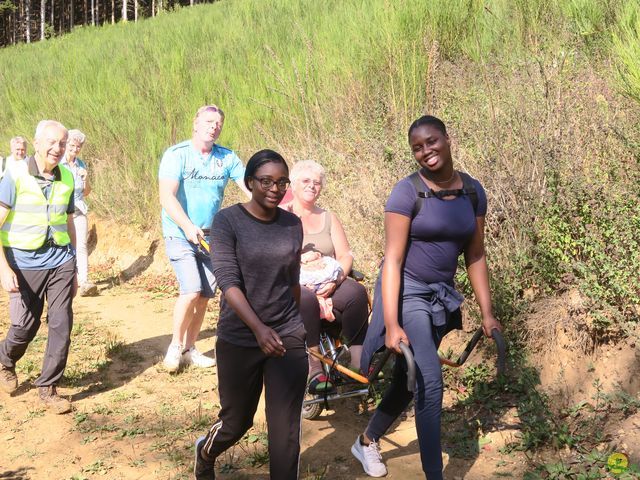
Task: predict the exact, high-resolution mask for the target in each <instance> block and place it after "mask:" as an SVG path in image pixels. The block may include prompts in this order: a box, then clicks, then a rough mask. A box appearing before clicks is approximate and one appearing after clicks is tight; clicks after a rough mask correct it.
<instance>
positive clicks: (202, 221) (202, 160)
mask: <svg viewBox="0 0 640 480" xmlns="http://www.w3.org/2000/svg"><path fill="white" fill-rule="evenodd" d="M243 177H244V166H243V165H242V162H241V161H240V159H239V158H238V156H237V155H236V154H235V153H234V152H233V151H231V150H229V149H228V148H224V147H221V146H219V145H214V146H213V148H212V150H211V152H209V153H206V154H201V153H200V152H199V151H198V150H196V148H195V147H194V145H193V143H192V142H191V140H186V141H184V142H182V143H178V144H177V145H174V146H172V147H170V148H168V149H167V151H166V152H165V153H164V155H163V156H162V160H161V162H160V169H159V172H158V178H159V179H161V180H162V179H167V180H176V181H178V182H179V186H178V191H177V193H176V198H177V199H178V202H179V203H180V205H181V206H182V209H183V210H184V212H185V213H186V214H187V216H188V217H189V219H190V220H191V221H192V222H193V224H194V225H195V226H197V227H199V228H209V227H210V226H211V223H212V221H213V217H214V215H215V214H216V213H217V212H218V210H220V206H221V205H222V200H223V199H224V189H225V187H226V185H227V182H228V181H229V179H231V180H234V181H236V182H237V181H239V180H241V179H242V178H243ZM162 234H163V236H164V237H178V238H185V239H186V237H185V235H184V232H183V231H182V229H181V228H180V227H179V226H178V225H177V224H176V223H175V222H174V221H173V220H172V219H171V217H169V215H168V214H167V212H166V211H165V210H164V208H163V209H162Z"/></svg>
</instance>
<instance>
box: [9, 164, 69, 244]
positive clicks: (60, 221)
mask: <svg viewBox="0 0 640 480" xmlns="http://www.w3.org/2000/svg"><path fill="white" fill-rule="evenodd" d="M58 169H59V170H60V180H54V181H53V182H52V185H51V192H50V193H49V199H48V200H47V198H46V197H45V196H44V194H43V193H42V189H41V188H40V185H38V182H37V180H36V179H35V178H34V177H33V176H32V175H31V174H29V172H28V171H27V169H26V168H25V169H24V170H22V169H21V170H20V172H16V174H15V185H16V202H15V205H14V206H13V208H12V209H11V211H10V212H9V214H8V215H7V218H6V220H5V222H4V224H3V225H2V229H1V230H0V239H2V245H3V246H5V247H13V248H20V249H22V250H37V249H38V248H40V247H41V246H42V245H44V243H45V241H46V240H47V232H48V230H49V229H51V230H52V237H53V242H54V243H55V244H56V245H60V246H63V245H68V244H69V243H71V238H70V237H69V232H68V231H67V209H68V208H69V199H70V198H71V195H73V175H72V174H71V172H70V171H69V170H67V169H66V168H62V167H58Z"/></svg>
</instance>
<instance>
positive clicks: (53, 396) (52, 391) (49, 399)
mask: <svg viewBox="0 0 640 480" xmlns="http://www.w3.org/2000/svg"><path fill="white" fill-rule="evenodd" d="M38 395H39V396H40V401H41V402H42V403H43V404H44V406H45V407H47V408H48V409H49V410H51V411H52V412H53V413H57V414H58V415H62V414H63V413H69V412H70V411H71V402H70V401H69V400H67V399H66V398H64V397H61V396H60V395H58V391H57V389H56V386H55V385H49V386H47V387H38Z"/></svg>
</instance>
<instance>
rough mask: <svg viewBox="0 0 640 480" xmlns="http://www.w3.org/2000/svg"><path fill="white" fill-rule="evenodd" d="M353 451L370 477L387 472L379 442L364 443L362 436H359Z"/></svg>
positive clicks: (382, 475)
mask: <svg viewBox="0 0 640 480" xmlns="http://www.w3.org/2000/svg"><path fill="white" fill-rule="evenodd" d="M351 453H352V454H353V456H354V457H356V458H357V459H358V460H359V461H360V463H361V464H362V468H364V471H365V473H366V474H367V475H369V476H370V477H384V476H385V475H386V474H387V467H385V466H384V463H382V456H381V455H380V446H379V445H378V443H377V442H371V443H370V444H369V445H362V443H360V436H358V438H356V441H355V443H354V444H353V446H352V447H351Z"/></svg>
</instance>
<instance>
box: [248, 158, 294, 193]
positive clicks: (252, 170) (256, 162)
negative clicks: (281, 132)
mask: <svg viewBox="0 0 640 480" xmlns="http://www.w3.org/2000/svg"><path fill="white" fill-rule="evenodd" d="M270 162H273V163H281V164H282V165H284V168H285V169H286V170H287V175H289V165H287V162H285V160H284V158H283V157H282V155H280V154H279V153H278V152H274V151H273V150H268V149H265V150H260V151H258V152H256V153H254V154H253V155H252V156H251V158H250V159H249V161H248V162H247V168H245V170H244V185H245V186H246V187H247V188H248V189H249V190H251V187H250V186H249V179H250V178H252V177H253V176H254V175H255V174H256V172H257V171H258V169H259V168H260V167H261V166H262V165H264V164H265V163H270Z"/></svg>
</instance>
